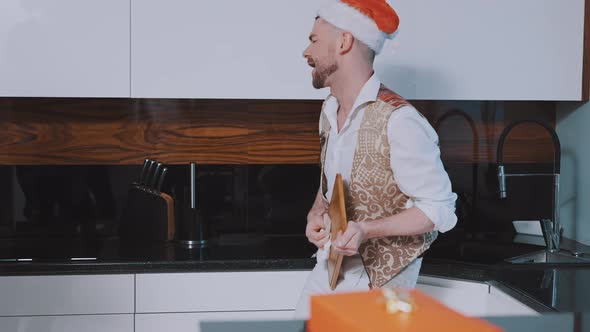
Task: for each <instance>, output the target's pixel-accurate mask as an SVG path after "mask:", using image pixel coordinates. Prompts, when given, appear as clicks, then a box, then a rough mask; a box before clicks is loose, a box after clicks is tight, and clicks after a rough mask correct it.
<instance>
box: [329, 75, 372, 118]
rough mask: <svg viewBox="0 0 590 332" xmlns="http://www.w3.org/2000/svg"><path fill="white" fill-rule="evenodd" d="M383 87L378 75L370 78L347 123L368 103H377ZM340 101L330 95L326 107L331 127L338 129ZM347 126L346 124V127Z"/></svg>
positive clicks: (358, 97)
mask: <svg viewBox="0 0 590 332" xmlns="http://www.w3.org/2000/svg"><path fill="white" fill-rule="evenodd" d="M380 87H381V80H379V77H378V76H377V74H376V73H373V75H372V76H371V77H370V78H369V80H368V81H367V82H366V83H365V85H363V88H362V89H361V91H360V93H359V95H358V96H357V97H356V100H355V101H354V104H353V106H352V112H350V114H349V115H348V119H346V122H349V119H351V118H352V117H354V116H355V115H356V113H358V111H359V110H360V109H361V108H362V107H360V106H364V105H365V104H367V103H371V102H375V101H377V95H378V94H379V89H380ZM339 106H340V105H339V104H338V100H337V99H336V97H334V96H333V95H329V96H328V97H327V98H326V104H325V106H324V113H325V114H326V117H327V118H328V121H329V122H330V127H332V128H338V116H337V114H338V107H339ZM344 126H346V124H345V125H344Z"/></svg>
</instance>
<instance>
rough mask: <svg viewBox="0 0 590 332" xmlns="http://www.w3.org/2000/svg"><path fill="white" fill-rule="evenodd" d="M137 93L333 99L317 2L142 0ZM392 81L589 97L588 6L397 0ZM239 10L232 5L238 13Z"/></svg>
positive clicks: (385, 65)
mask: <svg viewBox="0 0 590 332" xmlns="http://www.w3.org/2000/svg"><path fill="white" fill-rule="evenodd" d="M132 1H133V2H132V29H131V33H132V35H131V39H132V45H131V48H132V54H131V63H132V70H131V95H132V96H133V97H151V98H248V99H322V98H324V97H325V96H326V95H327V93H328V92H327V91H326V90H319V91H318V90H314V89H313V88H312V87H311V77H310V72H311V69H310V68H308V66H307V64H306V63H305V61H303V58H302V56H301V54H302V51H303V49H304V48H305V47H306V45H307V36H308V34H309V32H310V30H311V27H312V24H313V17H314V15H315V6H316V5H317V2H316V1H313V0H302V1H289V0H278V1H269V0H254V1H249V2H243V1H237V0H236V1H231V2H230V3H228V2H219V3H218V2H202V1H190V0H173V1H167V2H162V1H158V0H142V1H138V0H132ZM390 2H391V3H392V5H393V7H394V8H395V9H396V10H397V11H398V12H399V15H400V17H401V25H400V29H399V31H398V33H397V36H396V38H395V39H394V40H393V41H391V42H388V43H386V46H385V48H384V50H383V52H382V54H381V55H380V56H378V57H377V60H376V64H375V66H376V72H377V73H378V75H379V76H380V77H381V79H382V81H383V82H384V83H385V84H386V85H387V86H389V87H391V88H392V89H394V90H396V91H397V92H398V93H400V94H401V95H402V96H404V97H406V98H409V99H423V100H428V99H430V100H451V99H454V100H580V99H581V98H582V59H583V53H584V42H583V39H584V0H571V1H567V2H564V1H561V0H521V1H510V0H498V1H494V2H490V1H484V0H475V1H474V0H450V1H438V0H395V1H393V0H392V1H390ZM228 8H231V10H228Z"/></svg>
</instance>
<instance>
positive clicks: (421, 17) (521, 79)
mask: <svg viewBox="0 0 590 332" xmlns="http://www.w3.org/2000/svg"><path fill="white" fill-rule="evenodd" d="M392 3H393V5H394V7H395V8H397V9H398V11H399V12H400V21H401V22H400V30H399V34H398V35H397V38H396V39H394V41H393V42H390V43H389V45H387V46H386V48H385V50H384V51H383V54H382V55H381V57H380V58H378V61H377V68H378V69H377V71H378V72H379V73H380V74H381V76H382V79H383V81H384V82H385V83H386V84H388V85H390V86H392V87H394V88H396V87H397V90H398V92H399V93H401V94H402V95H404V96H406V97H407V98H415V99H443V100H445V99H446V100H448V99H455V100H580V99H581V98H582V59H583V53H584V43H583V40H584V0H568V1H563V0H518V1H513V0H495V1H486V0H446V1H440V0H395V1H392Z"/></svg>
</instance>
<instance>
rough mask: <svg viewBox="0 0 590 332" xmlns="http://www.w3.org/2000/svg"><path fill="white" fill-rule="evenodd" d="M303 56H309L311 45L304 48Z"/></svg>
mask: <svg viewBox="0 0 590 332" xmlns="http://www.w3.org/2000/svg"><path fill="white" fill-rule="evenodd" d="M303 57H304V58H305V59H307V58H309V46H307V47H306V48H305V49H304V50H303Z"/></svg>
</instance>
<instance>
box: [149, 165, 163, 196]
mask: <svg viewBox="0 0 590 332" xmlns="http://www.w3.org/2000/svg"><path fill="white" fill-rule="evenodd" d="M161 169H162V163H158V164H157V165H156V167H155V168H154V175H153V176H152V180H151V181H150V183H148V187H149V188H150V189H154V190H155V189H156V183H158V182H157V181H158V177H160V170H161Z"/></svg>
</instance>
